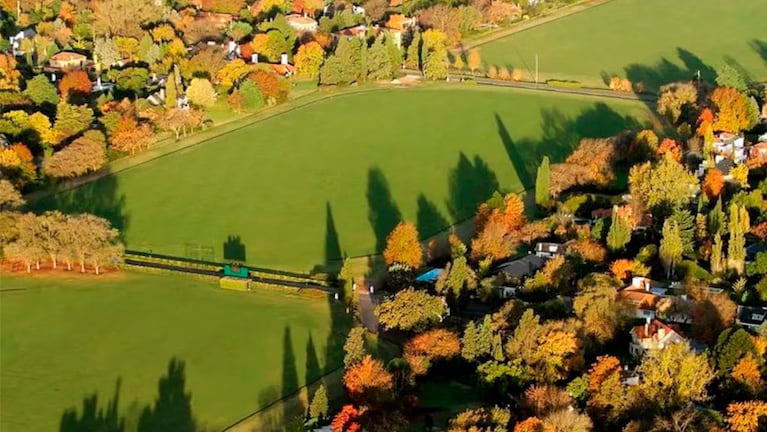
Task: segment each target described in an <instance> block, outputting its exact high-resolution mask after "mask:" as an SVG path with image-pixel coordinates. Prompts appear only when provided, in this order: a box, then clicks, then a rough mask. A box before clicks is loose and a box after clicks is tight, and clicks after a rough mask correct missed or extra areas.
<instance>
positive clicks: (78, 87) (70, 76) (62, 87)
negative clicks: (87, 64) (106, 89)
mask: <svg viewBox="0 0 767 432" xmlns="http://www.w3.org/2000/svg"><path fill="white" fill-rule="evenodd" d="M59 92H61V97H62V98H64V99H65V100H68V99H69V98H70V96H76V97H85V96H88V94H89V93H90V92H91V79H90V78H89V77H88V73H87V72H85V71H81V70H75V71H71V72H67V73H66V74H65V75H64V77H63V78H61V81H60V82H59Z"/></svg>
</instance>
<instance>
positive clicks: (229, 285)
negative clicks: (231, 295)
mask: <svg viewBox="0 0 767 432" xmlns="http://www.w3.org/2000/svg"><path fill="white" fill-rule="evenodd" d="M218 286H220V287H221V288H224V289H230V290H236V291H249V290H250V279H237V278H231V277H222V278H221V279H219V281H218Z"/></svg>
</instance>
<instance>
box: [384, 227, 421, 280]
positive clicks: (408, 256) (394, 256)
mask: <svg viewBox="0 0 767 432" xmlns="http://www.w3.org/2000/svg"><path fill="white" fill-rule="evenodd" d="M383 256H384V260H385V261H386V264H387V265H389V266H391V265H394V264H403V265H405V266H407V267H409V268H411V269H417V268H418V267H420V266H421V262H422V260H423V252H422V250H421V243H420V242H419V241H418V229H417V228H416V227H415V225H413V224H412V223H410V222H400V223H399V224H398V225H397V226H396V227H395V228H394V230H392V232H391V233H389V236H388V237H386V249H384V252H383Z"/></svg>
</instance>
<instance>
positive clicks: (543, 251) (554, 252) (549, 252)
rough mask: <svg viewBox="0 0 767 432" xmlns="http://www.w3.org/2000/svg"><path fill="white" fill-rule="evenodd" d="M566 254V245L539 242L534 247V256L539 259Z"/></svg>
mask: <svg viewBox="0 0 767 432" xmlns="http://www.w3.org/2000/svg"><path fill="white" fill-rule="evenodd" d="M566 252H567V243H546V242H539V243H537V244H536V245H535V255H537V256H539V257H541V258H554V257H556V256H560V255H564V254H565V253H566Z"/></svg>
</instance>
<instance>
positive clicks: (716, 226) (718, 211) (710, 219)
mask: <svg viewBox="0 0 767 432" xmlns="http://www.w3.org/2000/svg"><path fill="white" fill-rule="evenodd" d="M706 222H707V224H708V232H710V233H711V234H725V233H726V232H727V230H726V229H725V215H724V211H722V199H721V198H719V199H718V200H716V204H714V208H713V209H711V211H710V212H708V215H706Z"/></svg>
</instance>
